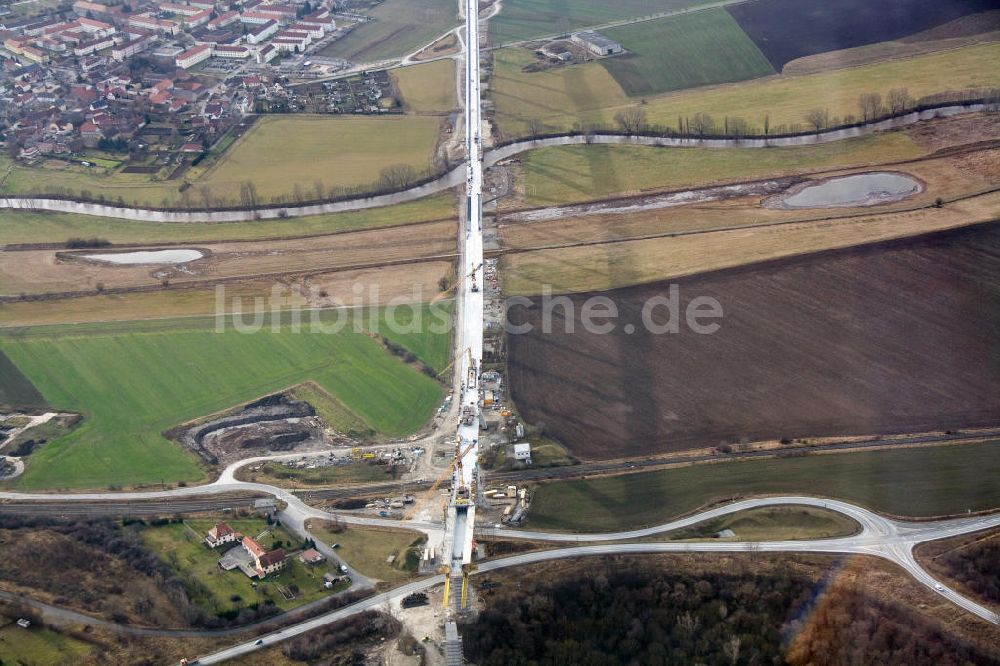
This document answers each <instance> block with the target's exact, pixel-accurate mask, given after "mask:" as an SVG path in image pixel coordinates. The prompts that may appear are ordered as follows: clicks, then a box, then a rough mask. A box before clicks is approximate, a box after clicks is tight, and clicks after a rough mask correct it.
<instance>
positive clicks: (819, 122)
mask: <svg viewBox="0 0 1000 666" xmlns="http://www.w3.org/2000/svg"><path fill="white" fill-rule="evenodd" d="M806 122H807V123H809V126H810V127H812V128H813V131H814V132H817V133H819V132H820V130H824V129H826V128H827V127H828V126H829V125H830V111H829V110H828V109H810V110H809V111H808V112H807V113H806Z"/></svg>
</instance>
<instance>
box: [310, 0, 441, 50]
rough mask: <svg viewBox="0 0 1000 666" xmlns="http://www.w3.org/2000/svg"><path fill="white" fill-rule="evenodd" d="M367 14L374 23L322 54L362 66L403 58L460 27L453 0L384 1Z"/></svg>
mask: <svg viewBox="0 0 1000 666" xmlns="http://www.w3.org/2000/svg"><path fill="white" fill-rule="evenodd" d="M365 13H366V14H368V15H369V16H371V17H372V18H374V19H375V20H374V21H371V22H369V23H363V24H361V25H359V26H357V27H356V28H354V30H352V31H351V32H350V33H349V34H348V35H347V36H345V37H342V38H341V39H338V40H337V41H335V42H333V44H331V45H330V46H328V47H326V48H325V49H323V50H322V51H320V53H319V55H323V56H329V57H334V58H344V59H345V60H352V61H354V62H359V63H361V62H372V61H376V60H385V59H389V58H400V57H402V56H405V55H408V54H409V53H411V52H413V51H416V50H417V49H419V48H420V47H422V46H425V45H426V44H429V43H430V42H432V41H433V40H434V39H435V38H436V37H439V36H440V35H442V34H444V33H445V32H446V31H447V30H448V29H449V28H454V27H455V26H456V25H458V13H457V11H456V5H455V3H454V2H452V1H451V0H385V1H384V2H382V3H380V4H378V5H377V6H376V7H375V8H374V9H372V10H371V11H365Z"/></svg>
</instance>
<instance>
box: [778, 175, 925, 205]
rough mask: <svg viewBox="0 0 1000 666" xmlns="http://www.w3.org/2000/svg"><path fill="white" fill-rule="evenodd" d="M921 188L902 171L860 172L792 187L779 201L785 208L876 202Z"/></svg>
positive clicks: (874, 203)
mask: <svg viewBox="0 0 1000 666" xmlns="http://www.w3.org/2000/svg"><path fill="white" fill-rule="evenodd" d="M921 189H923V186H922V185H921V184H920V181H918V180H916V179H915V178H911V177H910V176H907V175H904V174H901V173H889V172H875V173H858V174H853V175H850V176H841V177H839V178H830V179H829V180H825V181H823V182H821V183H816V184H814V185H806V186H805V187H799V188H793V190H791V192H790V193H789V194H786V195H783V196H781V197H779V198H778V199H777V201H776V203H777V205H778V206H780V207H782V208H833V207H839V206H875V205H877V204H882V203H890V202H893V201H899V200H901V199H905V198H906V197H909V196H913V195H914V194H917V193H918V192H920V191H921Z"/></svg>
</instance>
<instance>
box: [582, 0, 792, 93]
mask: <svg viewBox="0 0 1000 666" xmlns="http://www.w3.org/2000/svg"><path fill="white" fill-rule="evenodd" d="M604 34H605V35H607V36H608V37H610V38H611V39H614V40H616V41H618V42H620V43H621V44H622V46H624V47H625V49H626V50H627V51H628V53H627V54H625V55H622V56H618V57H614V58H604V59H602V60H601V61H600V62H601V65H603V66H604V68H605V69H606V70H608V71H609V72H610V73H611V76H613V77H615V80H616V81H617V82H618V83H619V84H620V85H621V87H622V88H623V89H624V90H625V92H626V93H628V95H629V96H631V97H636V96H640V95H655V94H658V93H664V92H669V91H671V90H683V89H684V88H696V87H698V86H707V85H712V84H715V83H730V82H733V81H744V80H746V79H754V78H757V77H759V76H767V75H768V74H773V73H774V69H772V68H771V65H770V64H769V63H768V61H767V59H766V58H765V57H764V55H763V54H762V53H761V52H760V49H758V48H757V45H756V44H754V43H753V42H752V41H750V39H749V38H748V37H747V36H746V34H745V33H744V32H743V29H742V28H740V26H739V25H738V24H737V23H736V21H734V20H733V18H732V16H730V15H729V14H728V13H726V11H725V10H724V9H707V10H705V11H701V12H695V13H693V14H686V15H683V16H677V17H672V18H666V19H661V20H659V21H648V22H646V23H635V24H632V25H628V26H624V27H621V28H615V29H612V30H606V31H604ZM707 54H711V57H706V55H707Z"/></svg>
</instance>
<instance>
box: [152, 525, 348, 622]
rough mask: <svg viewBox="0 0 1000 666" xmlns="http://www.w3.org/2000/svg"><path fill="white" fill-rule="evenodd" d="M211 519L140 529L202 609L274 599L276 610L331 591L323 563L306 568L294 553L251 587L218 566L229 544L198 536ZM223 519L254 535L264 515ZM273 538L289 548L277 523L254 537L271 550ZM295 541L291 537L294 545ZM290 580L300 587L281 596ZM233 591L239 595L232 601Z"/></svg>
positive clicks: (260, 528) (236, 606)
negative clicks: (325, 586) (215, 544)
mask: <svg viewBox="0 0 1000 666" xmlns="http://www.w3.org/2000/svg"><path fill="white" fill-rule="evenodd" d="M215 522H216V521H215V520H205V521H188V525H189V526H190V527H191V528H192V529H193V530H194V532H195V533H196V534H192V533H191V531H190V530H188V529H187V527H185V526H184V525H183V524H180V523H173V524H170V525H162V526H157V527H146V528H144V529H143V530H142V534H141V536H142V541H143V545H145V547H146V548H147V549H149V550H150V551H151V552H153V553H155V554H156V556H157V557H159V558H160V559H161V560H162V561H163V562H165V563H166V564H168V565H169V566H170V567H171V568H172V569H174V571H176V572H177V573H178V574H179V576H180V578H181V580H183V581H184V583H185V589H186V590H187V592H188V594H189V595H190V597H191V599H192V601H194V603H196V604H197V605H199V606H201V607H202V608H204V609H205V610H206V611H208V612H210V613H225V612H227V611H232V610H238V609H239V608H241V607H245V606H247V605H249V604H252V603H259V604H264V603H268V602H273V603H274V605H275V606H276V607H277V608H280V609H281V610H289V609H292V608H295V607H297V606H301V605H303V604H306V603H309V602H311V601H316V600H317V599H321V598H323V597H325V596H329V594H330V591H328V590H324V589H323V574H324V573H326V571H327V568H326V567H323V566H315V567H307V566H305V565H304V564H302V563H301V562H299V561H298V558H295V557H291V558H289V559H288V560H287V561H286V562H287V564H286V565H285V568H284V570H282V571H281V572H279V573H277V574H272V575H270V576H268V577H267V578H265V579H264V580H263V581H261V582H260V583H258V586H257V589H254V588H253V587H252V586H251V583H252V581H251V580H250V579H249V578H247V576H246V575H245V574H244V573H243V572H242V571H240V570H239V569H234V570H232V571H223V570H222V569H220V568H219V564H218V563H219V558H220V557H222V555H223V553H224V552H225V551H226V550H227V549H228V548H227V547H226V546H222V547H219V548H216V549H214V550H213V549H210V548H208V547H207V546H206V545H205V544H204V543H202V541H201V539H203V538H204V536H205V532H207V530H208V529H210V528H211V527H212V526H213V525H214V524H215ZM226 522H227V523H228V524H229V525H230V526H231V527H232V528H233V529H235V530H237V531H239V532H243V533H244V534H246V535H248V536H251V537H254V538H256V537H257V536H258V535H259V534H260V533H261V532H262V531H263V530H264V529H265V528H266V527H267V525H266V524H265V523H264V521H263V520H233V521H230V520H229V519H228V518H227V519H226ZM196 535H197V537H196ZM275 539H278V540H281V541H282V542H283V543H284V544H285V545H284V547H285V549H286V550H288V541H290V540H291V537H290V536H289V535H288V534H287V533H286V532H285V531H284V530H282V529H280V528H277V529H275V530H274V532H273V534H270V535H268V536H267V537H265V538H263V539H261V540H260V541H259V542H260V544H261V546H263V547H264V548H267V549H270V548H271V546H272V545H273V542H274V540H275ZM299 545H300V544H299V543H298V542H297V541H296V542H295V547H298V546H299ZM236 547H237V548H240V547H241V546H239V545H237V546H236ZM290 585H295V586H297V587H298V588H299V593H298V595H297V596H296V597H295V598H294V599H286V598H285V597H284V596H283V595H282V594H281V593H280V591H279V589H278V588H280V587H287V586H290ZM234 595H235V596H238V597H239V599H238V600H235V601H234V600H233V597H234Z"/></svg>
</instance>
